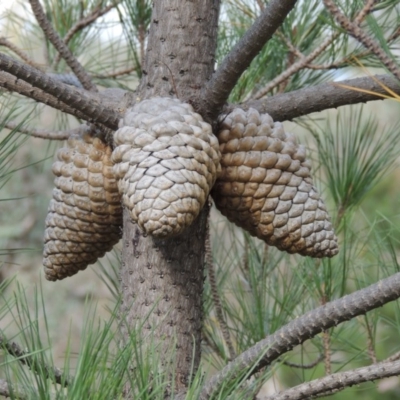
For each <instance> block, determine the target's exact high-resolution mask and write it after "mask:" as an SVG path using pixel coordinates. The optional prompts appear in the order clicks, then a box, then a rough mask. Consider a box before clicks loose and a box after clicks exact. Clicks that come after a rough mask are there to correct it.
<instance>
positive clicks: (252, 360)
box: [199, 272, 400, 400]
mask: <svg viewBox="0 0 400 400" xmlns="http://www.w3.org/2000/svg"><path fill="white" fill-rule="evenodd" d="M399 297H400V272H398V273H396V274H394V275H392V276H390V277H388V278H386V279H383V280H381V281H379V282H377V283H375V284H373V285H370V286H368V287H366V288H365V289H361V290H357V291H356V292H354V293H352V294H349V295H347V296H344V297H342V298H339V299H337V300H334V301H331V302H329V303H326V304H325V305H323V306H320V307H318V308H316V309H314V310H311V311H309V312H307V313H305V314H304V315H302V316H300V317H298V318H296V319H294V320H293V321H291V322H289V323H288V324H287V325H285V326H283V327H282V328H280V329H278V330H277V331H276V332H275V333H273V334H272V335H269V336H268V337H266V338H265V339H263V340H261V341H260V342H258V343H257V344H255V345H254V346H252V347H250V348H249V349H247V350H246V351H244V352H243V353H242V354H240V355H239V356H238V357H236V359H235V360H233V361H231V362H230V363H228V364H227V365H226V366H225V367H224V368H223V369H222V370H221V371H220V372H217V373H216V374H215V375H214V376H213V377H212V378H211V379H210V380H209V382H207V383H206V384H205V385H204V387H203V389H202V391H201V393H200V397H199V398H200V399H201V400H205V399H209V398H210V397H211V396H212V394H213V393H214V392H215V391H217V390H219V388H220V387H221V385H227V384H229V382H231V381H232V380H234V379H236V378H237V377H238V376H239V375H241V374H243V372H244V371H247V370H248V373H249V374H251V375H253V374H254V373H256V372H257V371H259V370H260V369H261V368H263V367H265V366H268V365H270V364H271V363H272V362H273V361H275V360H276V359H278V358H279V357H280V356H281V355H282V354H285V353H286V352H288V351H290V350H292V349H293V348H294V347H295V346H297V345H299V344H301V343H303V342H305V341H306V340H308V339H311V338H312V337H314V336H316V335H317V334H319V333H321V332H322V331H324V330H327V329H329V328H332V327H333V326H336V325H338V324H340V323H342V322H344V321H348V320H350V319H352V318H354V317H356V316H358V315H364V314H365V313H367V312H368V311H371V310H373V309H375V308H378V307H381V306H383V305H384V304H386V303H388V302H390V301H393V300H396V299H398V298H399ZM399 368H400V362H399Z"/></svg>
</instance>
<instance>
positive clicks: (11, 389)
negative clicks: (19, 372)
mask: <svg viewBox="0 0 400 400" xmlns="http://www.w3.org/2000/svg"><path fill="white" fill-rule="evenodd" d="M0 396H4V397H6V398H13V399H17V400H28V399H30V398H32V397H31V396H30V395H29V394H28V393H27V390H26V389H25V388H24V387H22V386H21V385H18V386H17V385H11V384H9V383H8V382H7V381H6V380H4V379H0ZM37 398H39V394H37Z"/></svg>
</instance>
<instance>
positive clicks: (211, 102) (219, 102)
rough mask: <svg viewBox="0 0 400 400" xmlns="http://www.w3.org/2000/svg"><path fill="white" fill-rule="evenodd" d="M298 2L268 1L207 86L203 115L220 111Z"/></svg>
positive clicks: (203, 98)
mask: <svg viewBox="0 0 400 400" xmlns="http://www.w3.org/2000/svg"><path fill="white" fill-rule="evenodd" d="M296 3H297V0H271V1H270V2H269V3H268V4H267V6H266V8H265V10H264V11H263V12H262V14H261V15H260V16H259V17H258V18H257V19H256V21H255V22H254V24H253V25H252V26H251V27H250V29H248V30H247V32H246V33H245V34H244V36H243V37H242V38H241V39H240V40H239V42H238V43H237V44H236V45H235V46H234V47H233V49H232V50H231V51H230V52H229V54H228V55H227V56H226V57H225V58H224V60H223V61H222V63H221V65H220V66H219V68H218V69H217V71H216V72H215V73H214V74H213V76H212V78H211V80H210V81H209V82H208V84H207V85H206V87H205V88H204V90H203V93H202V96H201V99H200V101H199V104H198V106H197V109H198V111H199V112H200V114H202V115H203V117H204V114H205V110H209V114H210V117H211V119H213V117H215V116H216V115H218V113H219V111H220V110H221V108H222V106H223V104H224V103H225V101H226V100H227V98H228V96H229V94H230V93H231V91H232V89H233V87H234V86H235V85H236V82H237V81H238V79H239V78H240V76H241V75H242V73H243V72H244V71H245V70H246V68H247V67H248V66H249V65H250V63H251V61H252V60H253V59H254V57H256V56H257V54H258V53H259V52H260V51H261V49H262V48H263V47H264V45H265V44H266V43H267V42H268V41H269V40H270V39H271V37H272V35H273V34H274V33H275V31H276V30H277V29H278V28H279V27H280V26H281V25H282V22H283V21H284V19H285V18H286V16H287V15H288V14H289V12H290V11H291V10H292V9H293V8H294V6H295V5H296ZM214 114H215V115H214Z"/></svg>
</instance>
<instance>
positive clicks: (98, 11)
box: [53, 2, 117, 68]
mask: <svg viewBox="0 0 400 400" xmlns="http://www.w3.org/2000/svg"><path fill="white" fill-rule="evenodd" d="M116 5H117V2H115V3H113V4H109V5H108V6H106V7H104V8H99V7H96V8H95V9H94V10H93V11H92V12H91V13H90V14H89V15H87V16H86V17H83V18H81V19H80V20H79V21H78V22H77V23H76V24H75V25H73V26H72V27H71V28H70V29H69V31H68V32H67V33H66V35H65V36H64V38H63V39H62V41H63V42H64V44H65V45H66V46H67V45H68V43H69V42H70V40H71V39H72V38H73V37H74V35H75V34H77V33H78V32H79V31H81V30H82V29H85V28H86V27H87V26H89V25H91V24H92V23H93V22H95V21H96V20H97V19H98V18H100V17H102V16H103V15H105V14H107V13H108V12H109V11H110V10H112V9H113V8H114V7H116ZM59 62H60V53H59V54H57V57H56V58H55V59H54V62H53V68H55V67H56V66H57V64H58V63H59Z"/></svg>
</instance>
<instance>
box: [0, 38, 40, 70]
mask: <svg viewBox="0 0 400 400" xmlns="http://www.w3.org/2000/svg"><path fill="white" fill-rule="evenodd" d="M0 46H4V47H7V48H8V49H10V50H11V51H12V52H14V53H15V54H16V55H17V56H19V57H20V58H21V59H22V60H23V61H25V62H26V63H27V64H28V65H30V66H31V67H34V68H37V69H39V70H42V67H41V66H40V65H39V64H37V63H36V62H35V61H34V60H33V59H32V58H30V57H29V56H28V54H26V53H25V52H24V51H22V50H21V49H20V48H19V47H18V46H16V45H15V44H14V43H12V42H10V41H9V40H8V39H7V38H5V37H4V36H3V37H0Z"/></svg>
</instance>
